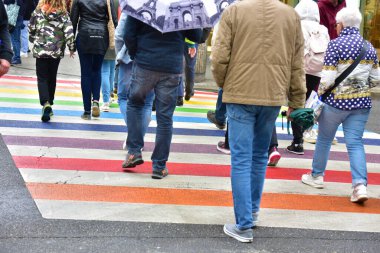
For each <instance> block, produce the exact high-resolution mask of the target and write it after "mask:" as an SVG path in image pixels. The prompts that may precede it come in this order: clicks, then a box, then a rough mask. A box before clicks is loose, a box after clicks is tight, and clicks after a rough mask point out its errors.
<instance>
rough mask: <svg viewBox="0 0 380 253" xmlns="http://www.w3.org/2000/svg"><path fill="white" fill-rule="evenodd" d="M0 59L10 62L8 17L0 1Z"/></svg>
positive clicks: (11, 54)
mask: <svg viewBox="0 0 380 253" xmlns="http://www.w3.org/2000/svg"><path fill="white" fill-rule="evenodd" d="M0 41H1V42H0V59H5V60H7V61H9V62H11V60H12V56H13V52H12V49H11V38H10V35H9V32H8V17H7V13H6V12H5V8H4V4H3V1H0Z"/></svg>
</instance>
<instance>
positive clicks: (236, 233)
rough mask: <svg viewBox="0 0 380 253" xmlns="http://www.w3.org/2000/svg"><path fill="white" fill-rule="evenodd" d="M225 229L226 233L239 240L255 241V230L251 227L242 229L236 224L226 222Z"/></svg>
mask: <svg viewBox="0 0 380 253" xmlns="http://www.w3.org/2000/svg"><path fill="white" fill-rule="evenodd" d="M223 231H224V233H225V234H226V235H228V236H231V237H232V238H235V239H236V240H238V241H239V242H252V241H253V230H252V229H251V228H248V229H245V230H240V229H238V228H237V227H236V225H235V224H225V225H224V227H223Z"/></svg>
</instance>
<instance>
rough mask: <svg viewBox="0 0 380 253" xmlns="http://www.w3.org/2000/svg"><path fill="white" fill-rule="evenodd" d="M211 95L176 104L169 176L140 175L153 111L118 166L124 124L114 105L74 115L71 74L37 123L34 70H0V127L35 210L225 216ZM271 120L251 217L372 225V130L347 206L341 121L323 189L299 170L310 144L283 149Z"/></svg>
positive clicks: (286, 139)
mask: <svg viewBox="0 0 380 253" xmlns="http://www.w3.org/2000/svg"><path fill="white" fill-rule="evenodd" d="M216 96H217V95H216V94H215V93H210V92H201V91H197V92H196V94H195V96H194V97H193V98H192V99H191V101H188V102H185V105H184V106H183V107H177V109H176V111H175V115H174V131H173V133H174V135H173V141H172V146H171V153H170V157H169V162H168V168H169V173H170V175H169V176H168V177H167V178H165V179H164V180H152V179H151V177H150V173H151V161H150V156H151V153H152V151H153V147H154V139H155V134H154V133H155V126H156V121H155V117H154V113H153V117H152V118H153V120H152V122H151V124H150V126H149V129H148V133H147V135H146V138H145V146H144V152H143V158H144V159H145V163H144V164H143V165H140V166H138V167H136V168H133V169H130V170H128V171H124V170H123V169H122V167H121V164H122V161H123V160H124V158H125V155H126V151H124V150H122V144H123V141H124V139H125V137H126V127H125V125H124V121H123V120H122V116H121V114H120V112H119V109H118V108H117V105H116V104H114V105H113V106H112V108H111V110H110V112H108V113H102V114H101V117H100V118H99V119H94V120H91V121H84V120H82V119H81V118H80V115H81V113H82V112H83V107H82V102H81V101H82V100H81V91H80V83H79V81H78V80H60V81H59V82H58V85H57V92H56V99H55V105H54V106H53V109H54V114H55V115H54V117H53V118H52V120H51V122H50V123H42V122H41V120H40V114H41V106H40V105H39V101H38V91H37V85H36V79H35V78H25V77H15V76H7V77H5V78H2V79H0V118H1V120H0V133H1V134H2V135H3V138H4V141H5V142H6V144H7V146H8V148H9V150H10V152H11V154H12V156H13V159H14V161H15V164H16V166H17V168H18V169H19V170H20V172H21V174H22V176H23V178H24V180H25V182H26V185H27V187H28V189H29V191H30V193H31V195H32V197H33V199H34V200H35V202H36V204H37V206H38V209H39V211H40V212H41V215H42V216H43V217H44V218H47V219H75V220H108V221H137V222H165V223H187V224H224V223H226V222H230V223H233V222H234V218H233V217H234V216H233V208H232V195H231V186H230V179H229V174H230V167H229V164H230V156H228V155H225V154H222V153H219V152H218V151H217V150H216V144H217V143H218V141H220V140H223V138H224V131H222V130H218V129H216V128H215V126H214V125H213V124H210V123H209V122H208V120H207V118H206V113H207V111H208V110H210V109H214V108H215V103H216ZM281 126H282V123H281V118H280V117H279V118H278V120H277V122H276V127H277V132H278V137H279V144H280V145H279V147H280V152H281V154H282V159H281V160H280V162H279V164H278V166H277V167H268V171H267V176H266V178H267V179H266V183H265V189H264V196H263V201H262V210H261V212H260V223H259V225H260V226H268V227H289V228H309V229H325V230H343V231H367V232H380V226H379V224H380V148H379V147H380V135H379V134H375V133H371V132H368V131H366V132H365V134H364V144H365V150H366V154H367V162H368V180H369V186H368V191H369V196H370V200H369V201H367V202H366V203H365V204H364V205H357V204H352V203H351V202H350V201H349V195H350V193H351V174H350V171H349V170H350V166H349V162H348V155H347V151H346V147H345V145H344V139H343V133H342V129H341V128H339V130H338V133H337V137H338V140H339V143H338V144H337V145H333V146H332V150H331V154H330V160H329V163H328V168H327V172H326V176H325V182H326V184H325V189H313V188H311V187H309V186H306V185H303V184H302V183H301V182H300V178H301V175H302V174H303V173H306V172H308V171H309V170H310V167H311V162H312V157H313V152H314V149H315V145H313V144H308V143H305V145H304V147H305V155H303V156H299V155H293V154H290V153H287V152H286V151H285V150H284V148H285V147H286V146H287V145H289V144H290V142H291V138H292V137H291V136H290V135H287V133H286V129H282V127H281ZM284 126H286V123H285V122H284Z"/></svg>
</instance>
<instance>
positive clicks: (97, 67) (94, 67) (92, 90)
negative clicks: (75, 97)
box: [77, 39, 104, 112]
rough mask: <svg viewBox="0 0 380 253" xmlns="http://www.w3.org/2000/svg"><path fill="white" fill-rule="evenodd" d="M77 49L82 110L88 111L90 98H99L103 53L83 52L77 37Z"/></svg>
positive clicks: (97, 99) (89, 109)
mask: <svg viewBox="0 0 380 253" xmlns="http://www.w3.org/2000/svg"><path fill="white" fill-rule="evenodd" d="M77 49H78V55H79V61H80V73H81V87H82V97H83V106H84V111H85V112H90V111H91V102H92V100H96V101H99V99H100V86H101V83H102V64H103V59H104V55H101V54H84V53H83V50H82V49H81V44H80V41H79V39H77Z"/></svg>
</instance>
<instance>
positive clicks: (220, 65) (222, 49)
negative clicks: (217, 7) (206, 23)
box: [211, 8, 233, 88]
mask: <svg viewBox="0 0 380 253" xmlns="http://www.w3.org/2000/svg"><path fill="white" fill-rule="evenodd" d="M230 11H231V8H227V9H226V10H225V11H224V12H223V14H222V18H221V20H220V22H219V26H218V31H217V34H216V36H217V37H218V39H217V40H215V43H214V45H213V48H212V52H211V58H212V61H211V71H212V74H213V76H214V80H215V82H216V84H217V85H218V86H219V87H221V88H223V85H224V81H225V78H226V74H227V70H228V66H229V63H230V58H231V49H232V40H233V35H232V23H231V17H230Z"/></svg>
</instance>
